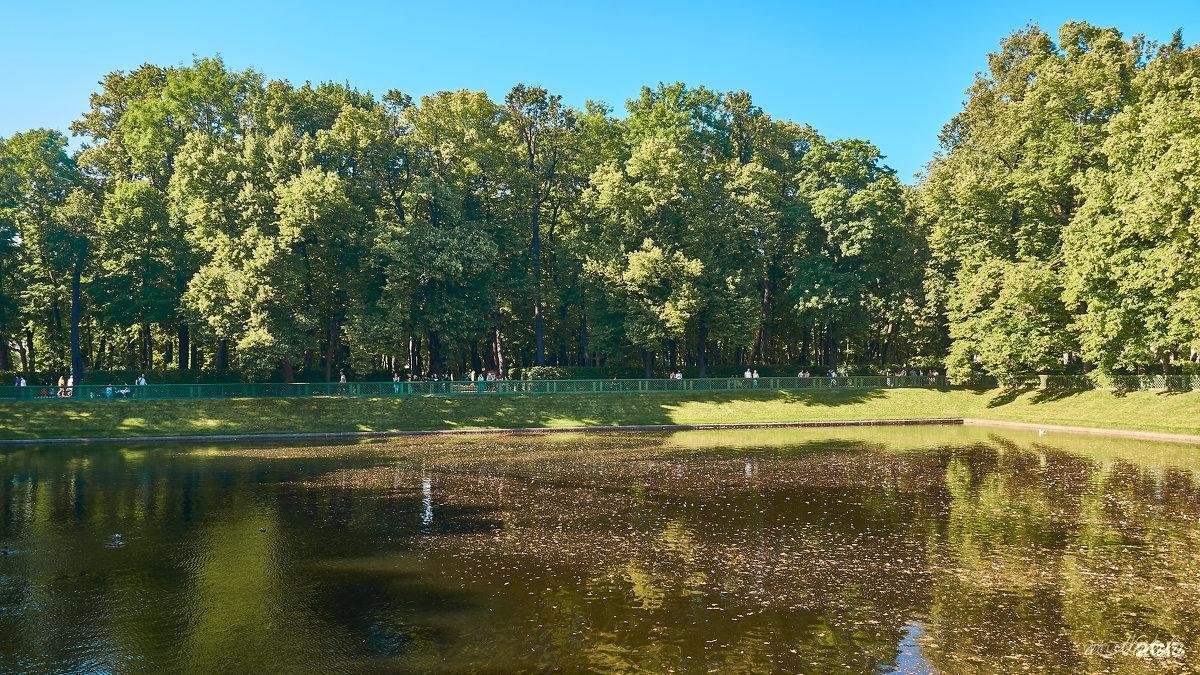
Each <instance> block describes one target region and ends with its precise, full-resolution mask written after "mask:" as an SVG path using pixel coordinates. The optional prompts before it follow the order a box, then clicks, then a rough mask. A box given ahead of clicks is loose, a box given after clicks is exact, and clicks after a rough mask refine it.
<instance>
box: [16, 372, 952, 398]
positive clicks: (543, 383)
mask: <svg viewBox="0 0 1200 675" xmlns="http://www.w3.org/2000/svg"><path fill="white" fill-rule="evenodd" d="M945 386H947V382H946V380H945V378H943V377H924V376H917V377H912V376H884V375H880V376H848V377H762V378H754V379H748V378H741V377H739V378H692V379H685V380H667V379H661V380H660V379H652V380H615V379H614V380H497V381H493V382H473V381H467V380H440V381H420V382H347V383H345V384H342V383H338V382H316V383H295V384H280V383H272V382H263V383H254V384H244V383H231V384H146V385H124V384H122V385H78V386H74V387H58V386H51V385H36V386H25V387H11V386H10V387H0V401H3V400H7V401H14V400H15V401H46V402H53V401H79V400H88V401H126V400H138V401H148V400H170V399H229V398H311V397H349V398H403V397H408V396H489V395H499V396H503V395H544V394H615V393H666V392H744V391H754V390H786V391H791V390H808V389H880V388H889V389H896V388H941V387H945Z"/></svg>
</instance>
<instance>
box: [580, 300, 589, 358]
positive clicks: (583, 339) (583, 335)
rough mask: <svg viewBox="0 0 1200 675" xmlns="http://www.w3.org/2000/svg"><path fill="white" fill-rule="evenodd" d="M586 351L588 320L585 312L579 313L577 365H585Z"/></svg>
mask: <svg viewBox="0 0 1200 675" xmlns="http://www.w3.org/2000/svg"><path fill="white" fill-rule="evenodd" d="M587 351H588V322H587V314H585V313H584V312H580V313H579V365H581V366H586V365H587Z"/></svg>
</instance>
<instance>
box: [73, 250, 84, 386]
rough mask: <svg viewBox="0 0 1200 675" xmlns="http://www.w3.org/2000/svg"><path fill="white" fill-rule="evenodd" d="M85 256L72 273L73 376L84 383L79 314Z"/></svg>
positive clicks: (81, 303)
mask: <svg viewBox="0 0 1200 675" xmlns="http://www.w3.org/2000/svg"><path fill="white" fill-rule="evenodd" d="M82 277H83V256H80V257H79V258H77V259H76V261H75V270H74V272H73V273H72V274H71V376H72V377H74V378H75V384H83V378H84V376H85V373H84V372H83V351H82V350H80V349H79V316H80V314H82V312H83V293H82V288H81V286H82V282H81V279H82Z"/></svg>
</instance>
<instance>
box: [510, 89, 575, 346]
mask: <svg viewBox="0 0 1200 675" xmlns="http://www.w3.org/2000/svg"><path fill="white" fill-rule="evenodd" d="M504 102H505V105H506V110H505V113H506V115H505V123H504V126H505V129H506V131H507V133H508V134H509V135H510V137H511V138H512V140H513V141H515V144H516V146H517V148H518V150H517V151H518V153H519V154H520V155H521V161H520V163H519V164H518V166H520V167H521V169H522V171H520V172H519V173H518V174H517V180H516V183H517V187H518V189H519V190H520V193H521V194H522V195H523V196H524V199H526V200H527V201H528V203H529V206H528V209H529V212H530V217H529V229H530V233H531V234H530V244H529V257H530V260H531V262H532V268H533V269H532V272H531V274H532V278H533V335H534V363H535V364H536V365H539V366H540V365H544V364H545V363H546V347H545V341H544V333H545V325H544V319H543V317H542V228H541V217H542V210H543V208H544V207H545V205H546V202H547V201H548V200H549V199H550V198H551V197H552V196H553V194H554V192H555V191H556V190H557V189H560V188H559V183H560V181H561V180H562V174H563V171H562V167H563V165H565V164H566V163H567V162H568V161H569V160H568V158H567V157H566V155H567V154H568V153H569V151H570V149H571V132H572V130H573V128H574V126H575V115H574V113H573V111H571V110H570V109H569V108H566V107H565V106H563V104H562V97H561V96H557V95H551V94H549V93H548V92H547V91H546V90H545V89H542V88H541V87H527V86H525V85H523V84H518V85H516V86H515V87H513V88H512V91H510V92H509V93H508V95H507V96H505V97H504Z"/></svg>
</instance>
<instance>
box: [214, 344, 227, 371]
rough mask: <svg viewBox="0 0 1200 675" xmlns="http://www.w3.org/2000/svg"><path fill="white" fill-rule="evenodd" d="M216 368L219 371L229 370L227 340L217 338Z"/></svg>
mask: <svg viewBox="0 0 1200 675" xmlns="http://www.w3.org/2000/svg"><path fill="white" fill-rule="evenodd" d="M216 368H217V370H220V371H226V370H229V340H227V339H225V338H221V339H220V340H217V355H216Z"/></svg>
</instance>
